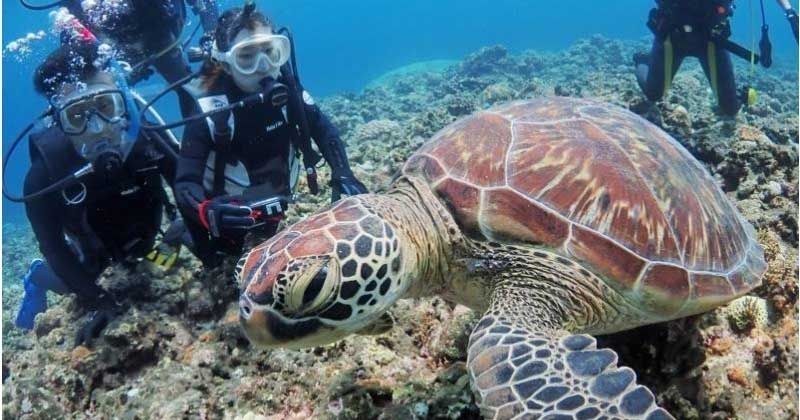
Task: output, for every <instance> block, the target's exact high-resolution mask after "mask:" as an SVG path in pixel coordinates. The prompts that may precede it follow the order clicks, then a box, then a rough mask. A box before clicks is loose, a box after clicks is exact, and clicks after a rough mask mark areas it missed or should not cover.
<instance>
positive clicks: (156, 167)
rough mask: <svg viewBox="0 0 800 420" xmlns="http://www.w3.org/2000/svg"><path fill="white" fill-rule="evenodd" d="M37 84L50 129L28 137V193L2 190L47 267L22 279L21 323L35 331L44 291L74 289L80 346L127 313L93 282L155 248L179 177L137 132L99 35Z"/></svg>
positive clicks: (40, 75) (43, 69) (133, 108)
mask: <svg viewBox="0 0 800 420" xmlns="http://www.w3.org/2000/svg"><path fill="white" fill-rule="evenodd" d="M91 41H94V42H91ZM34 85H35V88H36V91H37V92H38V93H40V94H41V95H43V96H45V97H46V98H47V99H48V101H49V103H50V110H49V112H48V115H49V118H51V119H52V121H53V124H51V125H50V126H48V127H45V128H43V129H42V130H39V131H35V132H33V133H32V134H31V135H30V155H31V167H30V169H29V170H28V172H27V175H26V177H25V182H24V188H23V191H24V197H11V196H10V194H9V193H8V192H7V191H6V190H5V188H4V194H5V195H6V196H7V197H9V199H11V200H13V201H24V202H25V210H26V213H27V216H28V219H29V221H30V223H31V226H32V228H33V232H34V234H35V236H36V239H37V240H38V242H39V249H40V251H41V253H42V255H43V256H44V258H45V260H46V262H43V261H41V260H34V262H33V264H31V267H30V269H29V271H28V274H27V275H26V276H25V280H24V287H25V296H24V298H23V301H22V303H21V306H20V310H19V313H18V316H17V318H16V325H17V326H18V327H20V328H23V329H31V328H33V325H34V318H35V317H36V315H37V314H38V313H40V312H43V311H44V310H45V309H46V308H47V300H46V292H47V291H53V292H56V293H60V294H64V293H75V294H76V295H77V297H78V302H79V304H80V305H81V306H82V307H83V308H85V309H87V310H89V311H90V315H89V320H88V321H87V323H86V324H85V325H84V326H83V327H82V328H81V329H80V330H79V332H78V335H77V337H76V339H75V345H79V344H83V343H89V342H90V341H91V339H92V338H94V337H96V336H97V335H98V334H99V332H100V331H101V330H102V329H103V328H104V327H105V325H106V324H107V323H108V322H109V320H110V319H112V318H113V317H114V316H115V315H117V314H118V313H120V312H121V310H122V308H121V306H120V305H119V304H118V303H117V302H116V301H115V299H114V297H113V296H111V295H110V294H109V293H107V292H106V291H105V290H104V289H102V288H101V287H99V286H98V285H97V284H96V283H95V282H96V280H97V278H98V277H99V276H100V274H101V273H102V271H103V270H104V269H105V268H106V267H108V266H109V265H110V264H111V263H112V262H119V263H122V264H123V265H127V266H132V265H133V264H135V263H136V260H137V259H138V258H139V257H144V256H146V255H148V254H149V253H151V251H152V250H153V244H154V242H155V239H156V236H157V234H158V233H159V229H160V227H161V220H162V215H163V213H164V211H165V210H167V213H168V214H169V213H170V212H169V208H170V205H169V204H168V201H167V199H166V193H165V190H164V185H163V181H162V177H163V178H164V179H166V180H167V182H171V180H172V179H173V177H174V172H175V162H174V156H175V155H176V154H177V150H174V149H171V147H173V146H170V144H168V143H166V142H164V141H163V140H158V139H157V133H144V132H142V131H141V130H139V125H138V122H139V111H138V108H137V105H136V103H135V101H134V98H133V97H132V93H131V92H130V91H129V90H128V89H127V84H126V83H125V81H124V76H122V75H120V74H119V68H118V67H117V66H116V65H115V64H114V60H113V59H103V58H102V55H100V54H98V43H97V42H96V39H93V40H90V41H87V40H77V41H76V40H72V41H70V42H68V43H67V44H64V45H62V46H61V47H60V48H58V49H57V50H56V51H54V52H53V53H52V54H50V55H49V56H48V58H47V59H46V61H45V62H44V63H43V64H41V65H40V66H39V67H38V68H37V69H36V71H35V74H34ZM29 127H30V126H29ZM26 132H27V130H26ZM26 132H23V133H22V134H21V136H24V135H25V133H26ZM21 136H20V137H18V140H19V139H21V138H22V137H21ZM15 145H16V142H15ZM12 147H13V146H12ZM12 150H13V149H12ZM169 156H173V158H172V159H170V158H169ZM8 157H9V156H6V161H7V159H8ZM76 174H77V175H76ZM55 180H61V181H55ZM68 180H73V181H71V182H65V181H68ZM172 213H175V211H174V209H173V211H172ZM176 239H177V240H179V239H180V238H176ZM176 256H177V255H173V258H174V257H176ZM173 261H174V259H173Z"/></svg>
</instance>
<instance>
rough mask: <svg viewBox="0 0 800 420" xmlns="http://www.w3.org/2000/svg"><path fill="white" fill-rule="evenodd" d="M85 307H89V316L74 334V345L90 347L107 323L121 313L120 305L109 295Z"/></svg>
mask: <svg viewBox="0 0 800 420" xmlns="http://www.w3.org/2000/svg"><path fill="white" fill-rule="evenodd" d="M87 307H88V308H90V311H89V317H88V320H87V321H86V323H85V324H83V326H82V327H81V328H80V329H79V330H78V333H77V334H76V335H75V347H78V346H87V347H90V346H91V344H92V341H93V340H94V339H95V338H97V337H99V336H100V333H101V332H102V331H103V329H104V328H105V327H106V326H108V323H109V322H111V320H113V319H114V318H116V317H117V316H119V314H121V313H122V307H121V306H119V305H118V304H117V303H116V302H114V300H113V299H112V298H111V297H109V296H102V297H100V298H98V299H97V300H96V301H93V302H91V303H89V304H87Z"/></svg>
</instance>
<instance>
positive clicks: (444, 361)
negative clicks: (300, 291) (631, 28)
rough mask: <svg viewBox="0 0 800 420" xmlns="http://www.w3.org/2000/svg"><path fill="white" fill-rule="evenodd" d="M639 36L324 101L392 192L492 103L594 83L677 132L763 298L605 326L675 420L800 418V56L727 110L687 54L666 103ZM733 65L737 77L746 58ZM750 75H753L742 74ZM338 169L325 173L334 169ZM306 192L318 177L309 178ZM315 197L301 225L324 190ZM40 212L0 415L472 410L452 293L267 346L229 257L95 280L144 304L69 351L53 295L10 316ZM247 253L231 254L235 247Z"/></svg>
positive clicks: (400, 415)
mask: <svg viewBox="0 0 800 420" xmlns="http://www.w3.org/2000/svg"><path fill="white" fill-rule="evenodd" d="M646 48H647V45H646V44H645V43H643V42H638V43H637V42H622V41H617V40H611V39H606V38H603V37H599V36H598V37H592V38H589V39H584V40H581V41H579V42H577V43H576V44H575V45H573V46H572V47H571V48H569V49H567V50H565V51H561V52H555V53H543V52H537V51H529V52H525V53H522V54H519V55H511V54H510V53H509V52H508V51H506V49H505V48H503V47H502V46H494V47H488V48H484V49H481V50H480V51H477V52H475V53H474V54H472V55H470V56H468V57H466V58H465V59H464V60H462V61H459V62H456V63H454V64H452V65H449V66H447V65H444V64H443V63H445V64H449V63H446V62H442V61H437V62H434V63H432V64H430V65H426V64H425V63H417V64H415V65H412V66H408V67H407V68H404V69H402V71H397V72H393V73H391V74H390V75H389V76H388V77H384V78H382V79H380V80H379V81H378V82H376V83H373V84H371V85H370V86H371V87H369V88H368V89H366V90H365V91H364V92H362V93H358V94H341V95H335V96H332V97H329V98H325V99H323V100H320V102H321V106H322V107H323V109H324V110H325V111H326V112H327V114H328V115H329V116H330V117H331V119H332V120H333V122H334V123H335V124H336V125H337V126H338V127H339V129H340V131H341V133H342V135H343V138H344V139H345V140H346V142H347V143H348V152H349V155H350V159H351V163H352V166H353V169H354V171H355V173H356V175H357V176H358V177H359V178H360V179H361V180H363V181H364V182H365V183H366V184H367V186H368V187H369V188H370V189H371V190H380V189H381V188H385V187H386V186H387V185H388V183H389V180H390V179H391V177H392V175H393V174H394V173H395V172H396V171H397V169H398V168H399V165H400V164H401V163H402V162H403V161H404V160H405V158H406V157H407V156H409V154H410V153H411V152H413V150H415V149H416V148H417V147H418V146H419V145H421V144H422V143H424V142H425V140H426V139H428V138H429V137H430V136H431V135H432V134H433V133H434V132H436V131H437V130H438V129H440V128H442V127H443V126H445V125H447V124H448V123H450V122H452V121H454V120H455V119H457V118H459V117H461V116H464V115H467V114H470V113H471V112H473V111H476V110H479V109H483V108H486V107H489V106H491V105H492V104H495V103H501V102H505V101H509V100H515V99H525V98H535V97H541V96H553V95H562V96H582V97H593V98H599V99H601V100H604V101H607V102H608V103H612V104H616V105H620V106H623V107H625V108H628V109H631V110H633V111H634V112H636V113H638V114H640V115H642V116H644V117H646V118H647V119H649V120H650V121H652V122H654V123H656V124H657V125H659V126H661V127H662V128H664V129H665V130H666V131H668V132H669V133H671V134H672V135H673V136H675V137H676V138H677V139H678V140H679V141H680V142H681V143H682V144H683V145H684V146H685V147H686V148H687V149H688V150H689V151H690V152H691V153H692V154H693V155H694V156H695V157H697V158H698V159H699V160H700V161H701V162H702V163H703V164H705V166H706V167H707V168H708V170H709V171H710V172H711V173H712V174H713V175H714V176H715V178H716V179H717V180H718V181H719V183H720V184H721V185H722V188H723V190H724V191H725V192H726V193H727V194H728V196H729V197H730V198H731V199H732V200H733V201H734V202H735V203H736V204H737V206H738V207H739V209H740V211H741V212H742V214H743V215H744V216H745V217H746V218H747V219H748V220H749V221H750V222H751V223H753V224H754V225H755V226H756V228H757V229H758V230H759V240H760V242H761V243H762V245H763V246H764V247H765V250H766V256H767V260H768V262H769V271H768V273H767V275H766V276H765V279H764V284H763V285H762V286H761V287H759V288H758V289H756V290H754V292H753V293H752V295H753V296H757V297H760V298H763V299H764V300H765V301H766V302H767V307H768V310H769V314H768V318H767V319H766V321H764V320H763V318H762V317H761V315H763V314H762V313H761V312H759V311H761V310H762V307H761V306H759V305H758V304H756V303H753V302H757V301H752V302H751V301H743V302H739V303H737V304H734V305H729V306H727V307H723V308H719V309H716V310H714V311H711V312H709V313H706V314H703V315H699V316H695V317H690V318H686V319H681V320H677V321H673V322H668V323H663V324H658V325H652V326H647V327H641V328H638V329H636V330H632V331H627V332H623V333H619V334H614V335H610V336H606V337H602V338H601V339H600V341H599V342H600V345H601V346H608V347H611V348H613V349H614V350H616V351H617V352H618V353H619V354H620V363H621V364H625V365H628V366H631V367H632V368H634V370H636V372H637V373H638V375H639V380H640V382H642V383H644V384H645V385H648V386H650V387H651V389H653V391H654V392H655V393H656V396H657V399H658V402H659V404H661V405H662V406H663V407H665V408H666V409H668V410H669V411H670V412H671V413H672V414H673V415H675V416H676V417H677V418H681V419H700V418H703V419H730V418H733V419H747V420H752V419H792V418H797V415H798V327H797V319H798V307H797V297H798V285H797V255H798V251H797V248H796V246H797V241H798V228H797V212H798V208H797V202H798V166H797V165H798V150H797V146H798V145H797V141H798V114H797V109H798V94H797V92H798V84H797V80H798V74H797V70H796V67H795V66H794V65H792V64H793V63H789V64H788V65H785V66H781V64H780V63H777V64H776V65H775V66H774V67H773V68H772V69H770V70H769V71H763V70H761V69H759V70H758V71H757V72H756V74H755V76H754V77H753V78H752V79H750V80H747V83H749V84H751V85H753V86H755V87H756V88H757V89H758V90H759V93H760V97H759V102H758V104H756V105H755V106H752V107H750V108H747V109H745V110H744V111H743V112H741V113H740V114H739V115H738V116H737V117H736V118H735V119H724V118H721V117H719V116H717V115H716V114H715V113H714V110H713V100H712V95H711V91H710V88H709V85H708V82H707V81H706V80H705V76H704V75H703V73H702V70H701V69H700V66H699V65H697V63H695V62H693V61H687V62H686V63H685V64H684V66H683V68H682V69H681V71H680V72H679V73H678V75H677V77H676V78H675V81H674V83H673V84H672V90H671V92H670V93H669V95H668V96H667V97H666V99H665V100H664V101H663V102H662V103H659V104H649V103H647V102H646V101H645V100H644V99H643V97H642V95H641V93H640V91H639V89H638V86H637V85H636V82H635V80H634V76H633V69H632V63H631V62H630V57H631V56H632V54H633V52H634V51H636V50H637V49H646ZM747 70H748V69H747V68H746V67H745V66H744V65H737V74H738V75H745V74H747ZM741 80H744V79H741ZM321 176H322V177H323V178H324V177H326V176H327V173H323V174H321ZM300 191H305V189H303V187H302V186H301V187H300ZM328 197H329V192H328V191H323V194H322V195H320V196H309V195H307V194H302V195H301V197H300V198H299V200H298V204H296V205H294V207H293V208H292V210H291V213H290V218H289V221H290V222H293V221H296V220H298V219H299V218H301V217H303V215H306V214H308V213H310V212H312V211H313V210H314V209H316V208H318V207H320V206H322V205H323V204H326V203H327V201H328ZM37 253H38V251H37V246H36V243H35V240H34V238H33V236H32V234H31V232H30V230H29V229H28V228H27V227H24V226H14V225H6V226H4V235H3V273H2V274H3V324H2V326H3V354H2V366H3V391H2V392H3V394H2V395H3V415H4V416H6V417H7V418H22V419H50V418H76V419H83V418H93V419H94V418H100V419H112V418H113V419H154V418H159V419H160V418H170V419H175V418H191V419H196V418H197V419H206V418H211V419H216V418H224V419H305V418H341V419H372V418H384V419H395V418H396V419H408V418H420V419H422V418H431V419H473V418H479V416H478V411H477V407H476V406H475V404H474V399H473V397H472V395H471V393H470V390H469V381H468V376H467V373H466V370H465V363H464V362H465V360H466V353H465V346H466V340H467V337H468V334H469V331H470V326H471V325H472V324H473V323H474V319H475V318H474V314H472V313H471V312H470V311H469V310H467V309H466V308H464V307H460V306H456V307H452V306H451V305H449V304H447V303H445V302H444V301H442V300H440V299H425V300H417V301H402V302H400V303H399V304H398V305H397V306H396V307H395V308H394V309H393V310H392V314H393V315H394V316H395V318H396V319H397V324H396V326H395V328H393V329H392V330H391V331H390V332H388V333H386V334H384V335H381V336H370V337H366V336H353V337H350V338H347V339H345V340H343V341H341V342H339V343H337V344H334V345H331V346H327V347H321V348H315V349H309V350H301V351H290V350H272V351H265V350H255V349H253V348H252V347H250V346H249V344H248V342H247V340H246V339H245V338H244V337H243V335H242V333H241V331H240V329H239V326H238V321H237V318H236V316H237V315H236V313H237V312H236V305H235V302H236V296H237V291H236V288H235V284H234V281H233V279H232V277H231V275H230V273H231V270H232V269H233V266H232V263H229V264H228V265H227V266H226V267H223V268H220V269H217V270H213V271H203V270H201V267H200V264H199V263H198V262H197V261H195V260H194V259H193V258H191V257H190V256H188V255H183V256H182V257H181V260H180V264H179V267H178V268H177V269H176V270H174V271H173V272H171V273H168V274H164V273H161V272H158V271H154V270H153V269H151V268H149V267H147V266H146V265H145V264H144V263H143V264H141V265H140V266H139V267H138V268H137V270H135V272H133V273H129V272H126V271H125V270H123V269H121V268H112V269H109V270H107V271H106V273H105V274H104V275H103V276H102V279H101V284H103V285H104V286H105V287H107V288H109V289H111V290H113V291H114V293H115V294H116V296H117V297H119V298H123V299H124V300H125V301H126V303H127V304H129V307H130V309H129V310H128V311H127V312H126V313H125V314H124V315H122V316H120V317H119V318H117V319H116V320H115V321H113V322H112V323H111V324H110V325H109V326H108V328H106V329H105V331H104V332H103V334H102V335H101V337H100V338H99V339H98V340H97V341H96V342H95V343H94V346H93V347H92V348H87V347H83V346H81V347H77V348H73V339H74V336H75V333H76V330H77V328H78V326H80V325H81V324H82V322H84V319H82V317H83V316H84V315H85V314H84V313H83V312H82V311H80V310H79V309H77V307H76V305H75V302H74V301H73V298H71V297H55V296H53V297H51V300H50V309H49V310H48V311H47V312H46V313H44V314H42V315H40V316H39V317H38V318H37V322H36V328H35V329H34V331H33V332H31V333H28V334H23V333H22V332H20V331H19V330H17V329H15V328H14V327H13V317H14V314H15V309H16V307H17V305H18V302H19V300H20V298H21V293H22V285H21V282H20V281H19V279H21V278H22V275H23V274H24V272H25V270H26V268H27V264H28V263H29V261H30V259H31V258H33V257H35V256H36V255H37ZM234 262H235V261H234Z"/></svg>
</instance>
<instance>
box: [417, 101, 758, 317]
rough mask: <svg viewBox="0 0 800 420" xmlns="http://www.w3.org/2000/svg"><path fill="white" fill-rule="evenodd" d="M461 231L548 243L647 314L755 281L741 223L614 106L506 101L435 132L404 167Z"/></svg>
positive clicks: (650, 132)
mask: <svg viewBox="0 0 800 420" xmlns="http://www.w3.org/2000/svg"><path fill="white" fill-rule="evenodd" d="M403 172H404V174H406V175H417V176H420V177H421V178H423V179H425V180H426V181H427V182H428V183H429V185H430V186H431V188H432V189H433V191H434V192H435V193H436V194H437V195H438V197H439V198H440V199H441V200H442V201H443V202H444V203H445V204H446V205H447V206H448V208H449V209H450V211H451V212H452V213H453V215H454V216H455V218H456V220H457V221H458V223H459V225H460V226H461V227H462V229H463V230H464V232H465V233H466V234H467V235H470V236H472V237H475V238H478V239H484V240H488V241H499V242H524V243H528V244H531V245H534V246H541V247H546V248H549V249H551V250H553V251H556V252H558V253H560V254H561V255H563V256H564V257H567V258H569V259H572V260H575V261H577V262H578V263H579V264H580V265H581V266H583V267H586V268H588V269H590V270H591V271H593V272H594V273H595V274H598V275H599V276H600V277H601V278H603V279H604V280H605V281H606V282H608V284H609V285H611V286H612V287H614V288H615V289H616V290H618V291H620V292H621V293H624V294H626V295H627V296H630V297H633V298H635V299H638V300H639V302H641V304H642V306H643V307H646V308H648V309H651V310H652V311H653V312H655V313H660V314H665V315H667V314H669V315H677V314H678V313H679V312H680V313H681V314H689V313H696V312H700V311H702V310H704V309H707V308H709V307H711V306H714V305H715V304H717V303H719V302H720V301H722V300H728V299H730V298H731V297H732V296H734V295H739V294H743V293H746V292H747V291H748V290H750V289H752V288H753V287H755V286H757V285H758V283H759V281H760V277H761V275H762V274H763V273H764V271H765V270H766V266H765V264H764V260H763V251H762V249H761V247H760V246H759V245H758V243H757V242H756V241H755V233H754V231H753V228H752V227H751V226H750V225H749V224H748V223H747V222H746V221H745V220H744V219H743V218H742V217H741V216H740V215H739V213H738V212H737V211H736V209H735V208H734V207H733V205H732V204H731V203H730V202H729V201H728V199H727V198H726V197H725V195H724V193H723V192H722V191H721V190H720V189H719V187H718V186H717V185H716V184H715V183H714V180H713V179H712V178H711V176H710V175H709V174H708V173H707V172H706V171H705V169H704V168H703V167H702V166H701V165H700V164H699V163H698V162H697V161H696V160H695V159H694V158H693V157H692V156H691V155H690V154H689V153H688V152H687V151H686V150H685V149H684V148H683V147H682V146H681V145H680V144H679V143H678V142H677V141H675V140H674V139H673V138H671V137H670V136H669V135H668V134H666V133H664V132H663V131H662V130H660V129H659V128H658V127H656V126H654V125H653V124H651V123H649V122H647V121H646V120H644V119H642V118H640V117H639V116H637V115H635V114H633V113H631V112H629V111H627V110H624V109H622V108H619V107H615V106H610V105H607V104H603V103H598V102H594V101H591V100H577V99H574V98H542V99H538V100H534V101H529V102H519V103H512V104H509V105H505V106H502V107H500V108H494V109H490V110H488V111H485V112H482V113H478V114H476V115H473V116H471V117H467V118H465V119H462V120H460V121H458V122H456V123H455V124H453V125H451V126H449V127H447V128H446V129H444V130H442V131H440V132H439V133H437V134H436V135H435V136H434V138H433V139H431V141H430V142H428V143H426V145H425V146H423V147H422V148H421V149H420V150H419V151H418V152H417V153H415V154H414V155H413V156H412V157H411V158H410V159H409V160H408V163H407V164H406V165H405V166H404V168H403Z"/></svg>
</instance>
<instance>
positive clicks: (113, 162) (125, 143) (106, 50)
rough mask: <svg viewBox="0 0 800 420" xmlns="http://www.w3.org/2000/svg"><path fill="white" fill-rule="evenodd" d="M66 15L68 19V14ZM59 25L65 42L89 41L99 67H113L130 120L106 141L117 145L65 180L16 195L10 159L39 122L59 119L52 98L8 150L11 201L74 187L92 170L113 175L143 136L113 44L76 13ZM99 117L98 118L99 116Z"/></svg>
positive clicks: (96, 154)
mask: <svg viewBox="0 0 800 420" xmlns="http://www.w3.org/2000/svg"><path fill="white" fill-rule="evenodd" d="M64 16H66V18H65V17H64ZM57 25H58V26H60V27H61V29H62V32H61V42H62V45H64V44H69V43H76V42H77V43H88V44H90V45H92V46H94V47H95V48H97V51H98V59H97V60H96V61H95V62H94V63H92V64H93V65H94V66H95V67H97V68H101V69H102V68H105V69H108V70H109V73H110V74H111V75H112V77H113V79H114V83H115V85H116V86H117V88H118V89H119V91H120V92H121V93H122V97H123V101H124V103H125V108H126V110H125V114H126V115H125V116H124V119H123V121H125V122H126V126H125V128H124V130H122V131H121V133H120V140H119V141H118V142H108V141H107V142H106V143H107V144H111V143H114V146H113V147H102V148H101V149H99V150H94V151H93V152H92V155H91V156H83V155H82V156H83V157H84V158H85V159H87V160H88V163H86V164H85V165H83V166H81V167H80V168H78V169H77V170H76V171H74V172H73V173H71V174H69V175H67V176H66V177H64V178H63V179H61V180H59V181H56V182H55V183H53V184H51V185H50V186H48V187H45V188H43V189H42V190H39V191H37V192H34V193H31V194H28V195H23V196H14V195H12V194H11V193H10V192H9V191H8V188H7V186H6V176H5V172H6V170H7V168H8V160H9V158H10V157H11V156H12V154H13V153H14V150H15V149H16V147H17V146H18V145H19V143H20V142H21V141H22V139H23V138H25V136H26V135H27V134H28V133H29V132H30V131H31V130H32V129H33V128H34V127H36V126H37V124H38V123H39V122H41V121H44V120H45V119H46V118H48V117H49V118H53V119H54V120H55V119H57V118H56V115H54V114H55V112H56V109H57V107H56V105H55V104H54V101H53V100H52V99H51V101H50V102H51V104H50V107H48V109H47V110H46V111H45V112H43V113H42V114H41V115H39V116H38V117H37V118H36V119H34V121H32V122H31V123H30V124H28V125H27V126H26V127H25V129H24V130H23V131H22V132H21V133H20V134H19V135H18V136H17V138H16V139H15V140H14V142H13V143H12V145H11V147H10V148H9V151H8V153H7V154H6V156H5V157H4V158H3V180H2V187H3V195H4V196H5V197H6V198H7V199H8V200H10V201H13V202H18V203H19V202H27V201H30V200H33V199H36V198H39V197H41V196H44V195H46V194H50V193H52V192H54V191H59V190H63V189H65V188H67V187H70V186H72V185H73V184H75V183H77V182H79V180H80V179H81V178H83V177H85V176H87V175H89V174H92V173H101V174H103V175H104V176H106V177H109V176H113V175H114V174H116V173H117V171H119V170H120V169H121V168H122V165H123V164H124V162H125V160H126V159H127V157H128V155H129V154H130V152H131V151H132V150H133V147H134V145H135V144H136V141H137V139H138V138H139V130H140V128H141V125H140V124H141V123H140V113H139V110H138V108H137V106H136V102H135V99H134V96H133V95H132V93H131V91H130V89H129V87H128V83H127V81H126V80H125V69H124V67H123V65H122V64H120V62H119V61H117V60H116V59H115V57H114V53H113V50H112V49H111V47H109V46H107V45H105V44H100V42H99V41H98V39H97V37H95V36H94V34H92V33H91V31H89V30H88V29H87V28H86V27H85V26H84V25H82V24H81V23H80V21H78V20H77V19H76V18H75V17H74V16H71V15H68V14H66V13H65V14H63V15H61V19H57ZM95 118H96V117H95ZM76 151H77V152H78V153H79V154H81V152H82V151H81V150H76Z"/></svg>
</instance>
